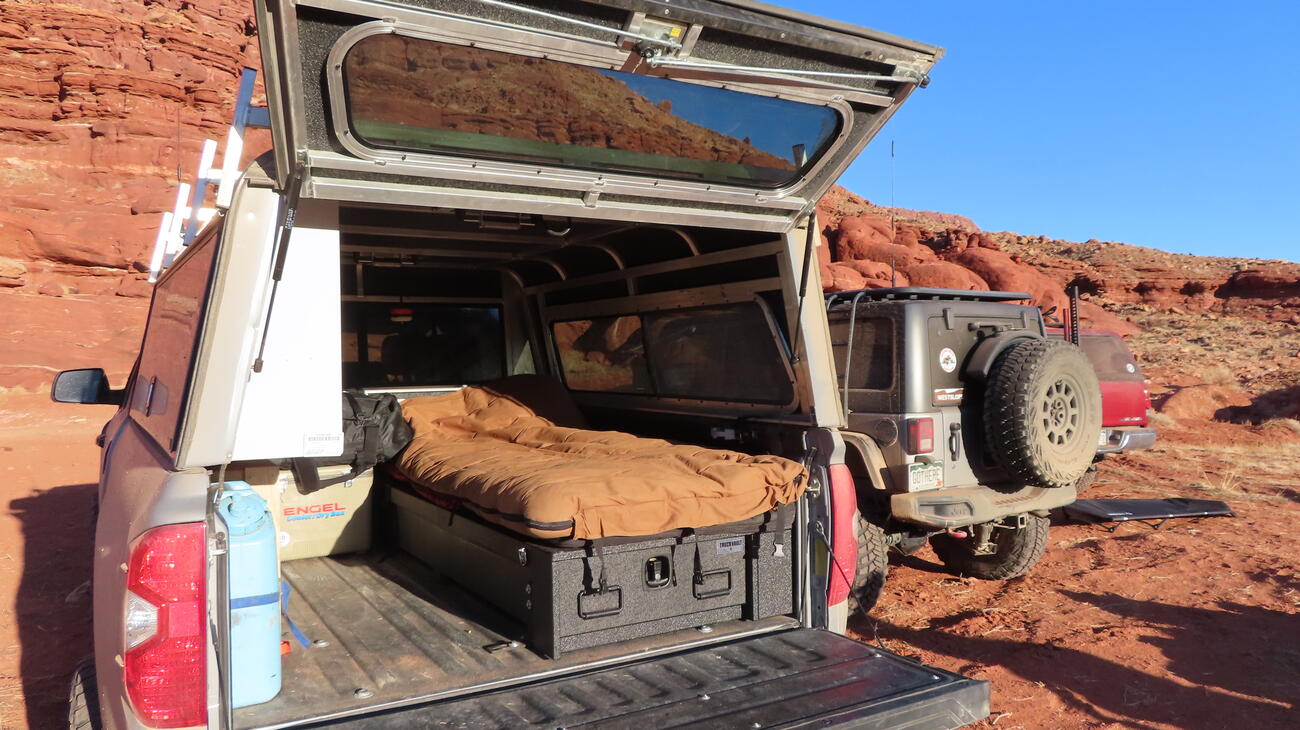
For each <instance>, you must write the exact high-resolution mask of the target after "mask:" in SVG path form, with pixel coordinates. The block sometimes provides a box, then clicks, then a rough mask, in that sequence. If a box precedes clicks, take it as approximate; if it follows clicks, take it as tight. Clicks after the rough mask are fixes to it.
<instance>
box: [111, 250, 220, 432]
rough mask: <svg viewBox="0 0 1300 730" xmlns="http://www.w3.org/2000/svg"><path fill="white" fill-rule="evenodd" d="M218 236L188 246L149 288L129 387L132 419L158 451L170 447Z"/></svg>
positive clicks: (201, 316)
mask: <svg viewBox="0 0 1300 730" xmlns="http://www.w3.org/2000/svg"><path fill="white" fill-rule="evenodd" d="M216 241H217V236H216V235H215V234H213V235H208V236H206V237H204V238H202V239H200V240H198V241H196V242H195V243H192V244H190V247H189V249H187V250H186V252H185V255H184V257H183V258H181V259H180V260H179V261H177V262H176V263H175V264H172V266H171V267H170V268H169V269H168V270H167V273H165V274H164V275H163V277H162V279H160V280H159V281H158V285H157V286H156V287H155V288H154V293H153V301H152V303H151V304H150V306H149V322H148V324H147V326H146V328H145V335H144V344H143V345H142V346H141V348H140V366H139V368H138V369H137V370H136V378H135V382H134V383H133V385H132V387H131V411H132V417H133V418H135V420H136V421H137V422H138V423H140V425H142V426H143V427H144V429H145V430H146V431H148V432H149V433H150V434H151V435H152V436H153V437H154V439H155V440H156V441H157V442H158V444H159V445H160V446H162V447H163V448H164V449H167V450H169V451H170V450H171V449H172V448H174V442H175V439H176V432H177V430H178V429H179V427H180V417H181V411H182V409H183V408H184V406H185V397H186V394H187V393H188V392H189V386H190V375H191V373H190V369H191V365H192V363H193V359H194V349H195V345H196V344H197V341H198V337H199V330H200V328H201V326H202V323H203V314H204V310H205V308H206V307H207V301H208V293H209V289H210V288H211V282H212V266H213V261H214V260H215V256H216V250H217V244H216Z"/></svg>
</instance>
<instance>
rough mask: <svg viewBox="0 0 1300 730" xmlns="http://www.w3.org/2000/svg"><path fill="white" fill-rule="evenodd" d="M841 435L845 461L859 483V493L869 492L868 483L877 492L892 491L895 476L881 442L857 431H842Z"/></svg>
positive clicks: (886, 492)
mask: <svg viewBox="0 0 1300 730" xmlns="http://www.w3.org/2000/svg"><path fill="white" fill-rule="evenodd" d="M840 436H842V437H843V438H844V446H845V453H844V461H845V463H846V464H848V466H849V471H850V472H851V473H852V474H853V476H854V478H855V481H857V483H858V493H859V495H863V494H864V493H866V492H867V487H866V485H867V484H870V485H871V489H873V490H875V491H876V492H880V493H885V494H888V493H889V492H892V491H893V486H894V485H893V478H892V477H891V476H890V473H889V463H888V462H887V461H885V454H884V452H883V451H881V449H880V444H878V443H876V440H875V439H873V438H871V437H870V436H868V435H866V434H862V433H857V432H856V431H840ZM863 477H865V479H863ZM864 482H865V483H864ZM859 501H861V500H859Z"/></svg>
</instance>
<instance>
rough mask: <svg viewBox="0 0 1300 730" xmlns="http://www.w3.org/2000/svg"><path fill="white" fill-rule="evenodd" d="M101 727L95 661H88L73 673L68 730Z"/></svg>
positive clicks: (85, 729) (96, 728)
mask: <svg viewBox="0 0 1300 730" xmlns="http://www.w3.org/2000/svg"><path fill="white" fill-rule="evenodd" d="M101 727H103V724H102V723H101V722H100V720H99V689H98V687H97V685H96V683H95V660H93V659H87V660H86V661H84V662H82V663H81V664H79V665H78V666H77V668H76V670H75V671H73V673H72V687H71V689H70V691H69V692H68V730H99V729H100V728H101Z"/></svg>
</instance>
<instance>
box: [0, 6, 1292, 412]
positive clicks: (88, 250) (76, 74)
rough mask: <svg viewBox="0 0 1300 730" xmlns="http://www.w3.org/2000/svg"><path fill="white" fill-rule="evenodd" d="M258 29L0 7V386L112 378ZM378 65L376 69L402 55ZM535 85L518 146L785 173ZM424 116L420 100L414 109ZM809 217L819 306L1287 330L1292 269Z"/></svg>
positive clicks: (252, 142) (742, 149) (203, 9)
mask: <svg viewBox="0 0 1300 730" xmlns="http://www.w3.org/2000/svg"><path fill="white" fill-rule="evenodd" d="M254 34H255V28H254V26H253V22H252V4H251V3H250V2H247V1H246V0H148V1H147V2H146V3H145V4H144V5H141V4H139V3H137V2H135V0H76V1H75V2H74V3H73V4H71V5H70V4H67V3H62V2H56V1H55V0H26V1H24V2H6V3H0V49H3V51H4V53H5V58H6V61H5V73H4V74H3V75H0V156H2V157H3V158H4V159H5V160H6V164H5V166H4V169H3V171H0V203H3V204H2V205H0V319H4V320H7V321H9V322H11V323H12V324H11V325H10V327H9V331H8V332H7V334H8V335H9V340H8V345H9V346H8V347H7V348H4V350H3V353H2V354H0V388H3V387H22V388H39V387H42V385H43V384H44V383H47V382H48V376H49V375H50V373H51V372H52V370H51V368H53V367H56V366H57V367H67V366H73V365H78V364H95V365H105V366H107V367H108V369H109V370H110V374H112V375H114V376H115V377H120V376H121V375H124V374H125V371H126V369H127V368H129V366H130V363H129V358H130V353H131V351H132V350H133V349H134V348H135V347H136V346H137V345H138V342H139V333H140V325H141V323H142V320H143V316H144V309H145V306H146V303H147V302H146V301H145V297H147V296H148V295H149V293H150V291H151V287H150V285H149V284H148V283H147V282H146V281H145V273H144V272H145V270H146V268H147V265H148V257H149V254H150V252H151V249H152V245H153V240H154V234H155V231H156V229H157V226H158V223H159V219H160V216H161V213H162V212H163V211H165V210H170V209H171V207H172V204H173V201H174V197H175V190H176V183H177V181H178V179H179V180H184V181H188V180H190V179H192V177H193V175H194V167H195V165H196V164H197V161H198V152H199V148H200V146H201V144H202V140H203V139H204V138H208V137H216V138H219V137H220V135H221V134H223V133H224V129H225V125H226V124H227V122H228V121H229V119H230V116H231V112H232V108H231V107H232V104H233V100H234V92H235V87H236V82H237V78H238V74H239V72H240V69H241V68H242V67H243V66H246V65H249V66H256V65H257V64H258V49H257V45H256V42H255V41H256V39H255V35H254ZM417 55H418V54H417ZM376 60H377V62H378V66H377V67H376V69H378V68H380V67H382V66H384V65H385V64H386V63H388V62H389V61H394V62H395V61H396V60H399V59H397V58H396V57H394V58H392V59H387V61H385V59H382V58H381V59H376ZM400 60H401V61H402V63H403V64H405V63H406V62H408V61H414V62H416V63H417V64H424V65H427V66H429V67H431V68H433V69H434V70H433V71H431V73H434V74H435V75H440V76H439V78H443V77H445V79H446V81H447V85H446V88H444V89H443V93H444V94H450V93H452V92H453V91H454V96H456V98H457V103H458V104H459V105H460V106H464V107H466V108H465V109H462V110H461V112H462V113H463V114H462V116H463V119H461V120H460V122H458V124H461V123H463V125H464V128H465V129H466V130H470V129H471V128H474V129H481V128H483V126H484V125H487V126H491V125H494V124H499V123H500V122H501V120H500V119H499V118H494V117H492V116H491V114H487V115H486V116H482V114H480V115H479V116H475V115H474V114H472V113H471V112H474V111H475V110H476V109H477V110H478V111H479V112H484V113H486V112H490V111H491V107H492V104H495V103H497V102H495V101H492V104H489V103H488V102H489V100H488V99H487V98H486V97H485V96H484V94H486V93H487V92H489V91H492V90H493V89H495V90H496V91H497V92H500V91H502V89H499V88H496V87H492V88H490V89H489V88H487V87H486V86H485V84H487V81H486V80H485V79H488V78H489V77H488V76H484V75H483V74H481V73H479V74H478V75H477V76H474V79H475V81H474V83H473V84H468V85H466V84H460V85H457V84H458V83H459V81H462V80H464V79H466V78H469V77H470V76H472V75H473V74H469V72H472V71H474V67H475V65H477V66H478V67H479V69H480V71H481V70H482V69H483V68H485V67H486V65H487V64H488V63H490V62H492V59H490V58H488V56H487V54H485V53H483V52H477V51H475V52H468V53H467V54H463V57H456V58H450V57H448V58H437V59H434V58H424V57H419V58H414V59H412V58H409V57H408V56H406V55H404V56H402V58H401V59H400ZM435 62H436V63H435ZM435 67H436V68H435ZM381 75H382V74H381ZM489 76H490V75H489ZM537 83H538V85H539V88H546V89H550V90H551V91H554V92H555V93H554V94H552V96H555V98H556V100H557V101H556V104H558V106H556V108H555V110H554V113H552V114H550V116H549V117H548V118H547V119H543V118H541V117H539V118H538V120H537V121H538V123H537V124H535V125H533V127H532V128H531V129H523V130H516V132H518V133H519V134H521V135H524V136H527V137H528V138H529V139H537V140H548V139H550V140H563V139H565V138H566V136H567V138H568V139H573V138H574V135H582V134H591V135H596V136H597V137H599V138H600V139H601V140H603V143H604V144H607V145H612V146H619V145H622V146H624V147H625V148H628V149H643V150H649V151H664V152H669V153H673V154H683V153H685V154H694V155H696V156H697V157H699V158H701V159H712V160H717V161H723V162H758V163H759V164H764V165H772V166H774V167H776V166H779V165H784V164H785V162H784V161H783V160H782V161H778V160H776V159H771V160H768V159H764V158H763V157H762V155H763V154H765V153H762V152H761V151H759V150H756V149H755V148H753V147H752V146H751V145H749V144H748V142H747V141H746V140H735V139H731V138H728V140H730V141H727V140H720V139H717V135H713V136H712V138H710V135H708V134H707V133H706V132H707V130H703V131H702V128H698V127H695V126H694V125H690V124H689V123H681V120H676V121H674V119H675V118H674V117H672V116H671V115H672V111H673V110H672V109H671V106H670V105H664V104H651V103H649V102H647V101H646V100H645V99H643V98H640V97H636V95H635V94H633V93H631V91H630V90H627V93H623V92H621V91H618V89H616V88H615V87H613V86H610V84H619V82H617V81H614V80H613V79H611V78H609V77H606V76H600V77H599V78H590V77H583V78H577V77H575V78H571V79H547V78H542V77H538V78H537ZM593 85H595V86H599V87H600V90H601V93H600V94H595V92H594V91H593V88H594V86H593ZM623 88H625V89H626V87H623ZM611 91H616V92H618V93H614V94H610V93H609V92H611ZM259 93H260V92H259ZM549 93H550V92H548V94H549ZM564 94H567V96H564ZM634 97H636V98H634ZM390 98H391V97H390ZM594 98H604V99H611V98H612V99H615V101H616V102H617V103H619V104H625V105H626V106H627V107H628V108H629V109H631V112H630V113H629V114H628V116H627V121H626V123H625V124H623V125H622V126H621V127H620V128H618V129H615V128H613V127H610V126H608V125H606V126H603V127H600V128H599V129H597V128H595V127H592V126H591V125H590V124H587V125H586V126H584V122H583V120H582V119H580V118H579V115H576V114H574V113H573V112H572V107H574V106H575V105H580V103H594V102H592V99H594ZM619 99H621V101H618V100H619ZM638 99H640V101H638ZM475 100H477V102H478V107H475V108H469V107H472V106H473V102H475ZM257 101H259V102H260V97H259V98H258V99H257ZM406 101H407V100H405V99H398V100H394V101H393V103H394V104H397V105H398V107H401V104H403V103H406ZM561 102H562V103H561ZM641 102H645V103H641ZM538 103H541V102H538ZM428 107H429V100H427V99H426V100H424V101H423V102H422V105H421V106H420V110H423V111H427V109H428ZM548 108H549V107H548ZM389 111H391V112H393V113H399V112H400V113H402V114H405V113H407V112H408V111H409V109H405V107H401V108H396V107H395V108H394V109H391V110H389ZM548 119H549V121H550V122H553V123H543V122H547V121H548ZM557 120H559V121H557ZM587 121H590V120H587ZM561 122H562V123H561ZM475 125H478V126H477V127H475ZM706 138H707V139H706ZM268 143H269V142H268V136H267V135H266V134H265V133H255V134H253V135H252V136H251V138H250V139H249V141H248V144H247V148H246V157H251V156H252V155H254V154H256V153H257V152H260V151H261V150H264V149H266V147H267V146H268ZM818 212H819V223H820V224H821V226H822V227H823V230H822V232H821V237H820V240H821V246H820V247H819V249H818V252H817V254H818V263H819V268H820V271H821V273H822V281H823V285H824V287H825V288H826V289H827V290H828V291H835V290H846V289H855V288H862V287H884V286H889V285H891V284H896V285H912V286H930V287H951V288H959V289H981V290H982V289H989V288H994V289H1015V290H1023V291H1026V292H1028V293H1029V294H1030V295H1031V297H1032V301H1033V302H1034V303H1035V304H1039V305H1041V306H1045V307H1049V308H1050V307H1051V306H1058V307H1059V306H1061V304H1062V302H1063V299H1064V290H1065V289H1066V288H1067V287H1068V286H1072V285H1073V286H1078V287H1079V288H1080V290H1081V291H1082V292H1083V294H1084V297H1085V298H1084V301H1083V302H1082V304H1081V314H1082V317H1083V320H1084V323H1085V324H1086V325H1089V326H1095V327H1101V328H1104V329H1111V330H1115V331H1119V332H1121V333H1124V334H1134V333H1135V332H1136V331H1137V327H1136V325H1135V324H1133V322H1131V321H1129V320H1131V319H1134V315H1135V314H1136V315H1142V316H1143V317H1145V320H1150V319H1151V317H1150V316H1149V314H1150V313H1152V312H1160V311H1167V312H1169V313H1171V314H1173V315H1176V316H1180V317H1181V316H1185V315H1187V314H1189V313H1190V314H1196V315H1199V316H1204V317H1218V316H1225V317H1226V316H1231V317H1236V318H1245V319H1247V320H1249V319H1254V320H1258V321H1261V322H1269V323H1275V324H1279V325H1283V324H1293V325H1300V264H1288V263H1284V262H1275V261H1274V262H1269V261H1259V260H1255V259H1224V258H1208V257H1195V256H1183V255H1177V254H1169V253H1165V252H1162V251H1156V250H1153V249H1146V248H1141V247H1136V246H1128V245H1125V244H1120V243H1113V242H1103V241H1095V240H1094V241H1087V242H1082V243H1076V242H1068V241H1060V240H1055V239H1049V238H1046V237H1043V236H1023V235H1018V234H1014V233H993V232H987V231H981V230H980V228H979V227H978V226H976V225H975V223H974V222H973V221H971V220H970V219H968V218H964V217H962V216H957V215H952V214H947V213H934V212H927V211H911V210H906V209H900V208H886V207H881V206H877V205H873V204H872V203H871V202H869V201H867V200H865V199H863V198H862V197H861V196H858V195H855V194H853V193H851V192H849V191H847V190H845V189H843V188H839V187H836V188H833V189H832V190H831V191H830V192H829V193H828V194H827V195H826V196H825V198H824V199H823V200H822V201H821V203H820V204H819V206H818ZM65 320H68V321H65ZM1145 320H1144V321H1145ZM1292 354H1293V355H1297V353H1292ZM1285 385H1287V384H1282V386H1285ZM1274 387H1275V388H1276V387H1278V386H1274Z"/></svg>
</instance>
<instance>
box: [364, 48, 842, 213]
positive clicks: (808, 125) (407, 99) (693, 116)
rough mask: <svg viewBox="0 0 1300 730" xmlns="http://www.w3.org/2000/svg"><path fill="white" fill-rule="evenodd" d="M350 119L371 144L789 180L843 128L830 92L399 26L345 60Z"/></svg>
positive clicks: (684, 175)
mask: <svg viewBox="0 0 1300 730" xmlns="http://www.w3.org/2000/svg"><path fill="white" fill-rule="evenodd" d="M342 72H343V88H344V93H345V96H346V102H345V103H346V108H347V117H348V124H349V126H350V129H349V130H348V131H349V132H350V133H351V134H352V135H353V136H354V137H355V138H356V139H357V140H358V141H360V142H361V143H362V144H363V145H366V146H369V147H371V148H374V149H383V150H397V151H414V152H428V153H435V154H437V153H441V154H453V155H468V156H472V157H479V158H491V159H501V160H510V161H516V162H518V161H526V162H531V163H544V164H551V165H559V166H562V167H568V168H576V169H582V170H595V171H599V172H625V173H633V174H646V175H653V176H655V177H673V178H681V179H687V180H695V181H700V182H706V183H722V184H732V185H742V186H747V187H759V188H779V187H782V186H784V185H787V184H790V183H792V182H794V181H795V180H797V179H799V178H800V177H801V176H802V175H803V174H804V173H805V172H806V171H807V170H809V169H810V168H811V167H812V166H814V165H815V164H816V162H817V160H818V159H819V158H820V157H821V156H822V154H823V153H825V152H826V150H827V149H828V148H829V147H830V145H831V143H832V142H833V141H834V140H835V139H836V137H837V136H838V134H839V131H840V127H841V123H842V122H841V117H840V113H839V112H838V111H836V110H835V109H833V108H831V107H828V106H821V105H817V104H807V103H803V102H796V101H791V100H788V99H778V98H775V97H768V96H758V95H755V94H749V93H742V92H738V91H732V90H729V89H723V88H717V87H713V86H706V85H703V84H696V83H689V82H684V81H676V80H672V79H666V78H661V77H658V76H647V75H643V74H634V73H626V72H622V71H613V70H609V69H602V68H595V67H591V66H582V65H577V64H573V63H565V62H561V61H555V60H550V59H546V58H537V57H533V56H524V55H516V54H512V53H503V52H500V51H493V50H487V49H484V48H477V47H470V46H464V45H457V44H454V43H444V42H440V41H433V40H428V39H423V38H414V37H409V36H404V35H400V34H397V33H382V34H377V35H369V36H365V37H363V38H361V39H360V40H358V41H356V42H355V43H354V44H353V45H352V46H351V47H350V48H349V49H348V51H347V53H346V55H345V57H344V61H343V69H342Z"/></svg>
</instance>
